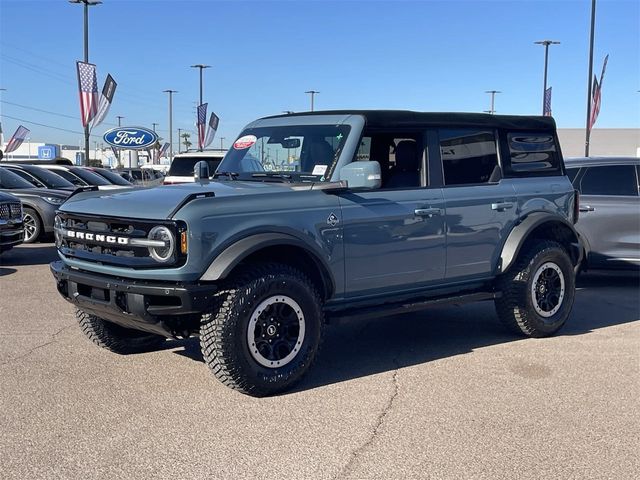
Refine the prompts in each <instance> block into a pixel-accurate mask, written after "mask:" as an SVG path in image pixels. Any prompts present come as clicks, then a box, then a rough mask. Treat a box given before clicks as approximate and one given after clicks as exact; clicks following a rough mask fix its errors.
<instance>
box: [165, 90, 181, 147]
mask: <svg viewBox="0 0 640 480" xmlns="http://www.w3.org/2000/svg"><path fill="white" fill-rule="evenodd" d="M163 92H164V93H168V94H169V158H173V94H174V93H178V91H177V90H163Z"/></svg>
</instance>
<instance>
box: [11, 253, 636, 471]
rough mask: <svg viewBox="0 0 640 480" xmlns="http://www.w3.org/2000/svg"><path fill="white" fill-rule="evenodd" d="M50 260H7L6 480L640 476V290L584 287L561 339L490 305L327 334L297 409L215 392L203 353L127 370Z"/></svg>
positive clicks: (162, 357) (173, 350)
mask: <svg viewBox="0 0 640 480" xmlns="http://www.w3.org/2000/svg"><path fill="white" fill-rule="evenodd" d="M53 259H55V251H54V249H53V247H52V245H51V244H38V245H33V246H28V245H24V246H20V247H17V248H15V249H14V250H12V251H10V252H8V253H5V254H3V256H2V257H1V258H0V411H1V412H2V413H1V414H0V432H1V433H0V470H1V471H2V473H1V475H0V476H1V477H2V478H5V479H13V478H20V479H24V478H27V479H34V478H65V479H66V478H69V479H74V478H83V479H84V478H109V479H120V478H121V479H131V478H170V477H173V478H234V479H235V478H247V479H249V478H255V479H263V478H264V479H274V478H276V479H369V478H371V479H374V478H375V479H380V478H385V479H414V478H415V479H427V478H433V479H443V478H451V479H454V478H455V479H460V478H478V479H482V478H487V479H489V478H491V479H495V478H519V479H528V478H531V479H539V478H554V479H570V478H571V479H574V478H579V479H586V478H616V479H630V478H638V476H639V475H640V459H639V455H638V450H639V446H640V415H639V414H638V412H639V408H638V407H639V403H640V402H639V398H640V375H639V373H640V372H639V366H640V348H639V347H640V290H639V282H638V276H637V275H612V274H599V275H588V276H586V277H583V278H581V279H580V280H579V281H578V292H577V296H576V303H575V305H574V310H573V313H572V315H571V318H570V319H569V321H568V323H567V325H566V326H565V328H564V329H563V330H562V331H561V332H560V334H559V335H558V336H556V337H553V338H548V339H540V340H538V339H522V338H519V337H516V336H514V335H511V334H510V333H508V332H506V331H505V330H504V329H503V328H502V326H501V325H500V324H499V323H498V320H497V318H496V315H495V314H494V309H493V305H492V303H490V302H484V303H480V304H472V305H464V306H453V307H447V308H445V307H438V308H433V309H430V310H427V311H425V312H421V313H418V314H411V315H405V316H396V317H388V318H384V319H379V320H371V321H362V322H352V323H347V324H343V325H339V326H329V327H328V328H327V330H326V335H325V341H324V345H323V349H322V352H321V355H320V357H319V359H318V361H317V363H316V364H315V366H314V367H313V368H312V369H311V371H310V372H309V374H308V375H307V377H306V378H305V380H304V381H303V383H302V384H301V385H299V386H298V387H297V388H296V389H295V390H294V391H293V392H290V393H286V394H283V395H280V396H276V397H271V398H263V399H255V398H251V397H248V396H244V395H241V394H239V393H237V392H234V391H232V390H229V389H227V388H226V387H224V386H222V385H221V384H220V383H218V382H217V381H216V380H215V379H214V377H213V376H212V375H211V374H210V373H209V371H208V370H207V368H206V367H205V366H204V364H203V362H202V357H201V355H200V352H199V347H198V342H197V340H194V339H191V340H188V341H169V342H167V344H166V347H165V348H164V349H162V350H161V351H157V352H152V353H146V354H141V355H131V356H118V355H115V354H113V353H110V352H108V351H106V350H102V349H100V348H98V347H96V346H94V345H93V344H91V343H90V342H89V341H88V340H87V339H86V338H84V337H83V336H82V334H81V332H80V330H79V328H77V325H76V321H75V317H74V311H73V308H72V307H71V305H69V304H68V303H67V302H65V301H64V300H62V298H61V297H60V296H59V295H58V294H57V292H56V289H55V284H54V281H53V278H52V277H51V275H50V273H49V267H48V262H49V261H51V260H53Z"/></svg>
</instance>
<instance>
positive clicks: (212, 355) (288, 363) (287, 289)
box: [200, 264, 323, 397]
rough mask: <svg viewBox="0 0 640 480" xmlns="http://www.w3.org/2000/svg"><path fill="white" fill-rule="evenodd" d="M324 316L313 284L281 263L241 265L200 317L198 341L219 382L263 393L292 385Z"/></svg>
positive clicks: (311, 351) (303, 369) (310, 357)
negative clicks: (240, 271) (238, 271)
mask: <svg viewBox="0 0 640 480" xmlns="http://www.w3.org/2000/svg"><path fill="white" fill-rule="evenodd" d="M322 326H323V314H322V308H321V302H320V297H319V295H318V292H317V289H316V287H315V285H314V284H313V283H312V282H311V281H310V280H309V279H308V278H307V277H306V276H305V275H304V274H303V273H302V272H300V271H298V270H296V269H294V268H292V267H289V266H286V265H280V264H267V265H262V266H253V267H248V268H246V269H245V270H244V271H243V272H242V273H240V274H238V275H235V276H234V278H233V279H231V280H230V281H229V282H228V284H227V285H225V286H224V288H223V289H222V290H221V291H219V292H218V293H217V294H216V296H215V300H214V302H213V304H212V306H211V307H210V309H209V310H208V311H207V312H205V314H204V315H203V317H202V325H201V328H200V345H201V348H202V355H203V357H204V360H205V362H206V364H207V365H208V366H209V368H210V369H211V371H212V372H213V374H214V375H215V376H216V378H218V380H220V381H221V382H222V383H223V384H225V385H227V386H228V387H231V388H233V389H235V390H239V391H241V392H242V393H246V394H249V395H253V396H259V397H261V396H265V395H271V394H274V393H278V392H281V391H283V390H286V389H288V388H291V387H292V386H293V385H294V384H295V383H296V382H298V381H299V380H300V379H301V378H302V376H303V375H304V374H305V372H306V371H307V370H308V369H309V367H310V365H311V363H312V361H313V359H314V357H315V355H316V353H317V351H318V348H319V344H320V338H321V333H322Z"/></svg>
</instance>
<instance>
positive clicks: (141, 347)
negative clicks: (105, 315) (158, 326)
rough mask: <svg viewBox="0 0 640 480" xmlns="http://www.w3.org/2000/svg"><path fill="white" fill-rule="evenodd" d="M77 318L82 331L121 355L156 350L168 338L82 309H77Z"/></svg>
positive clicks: (89, 337)
mask: <svg viewBox="0 0 640 480" xmlns="http://www.w3.org/2000/svg"><path fill="white" fill-rule="evenodd" d="M76 318H77V319H78V323H79V324H80V329H81V330H82V333H84V334H85V335H86V336H87V338H88V339H89V340H91V341H92V342H93V343H95V344H96V345H98V346H99V347H102V348H106V349H107V350H109V351H111V352H114V353H119V354H121V355H127V354H131V353H142V352H149V351H152V350H156V349H158V348H159V347H160V346H161V345H162V344H163V343H164V342H165V340H166V338H165V337H163V336H161V335H155V334H153V333H146V332H141V331H139V330H133V329H129V328H124V327H121V326H120V325H116V324H115V323H112V322H108V321H107V320H104V319H102V318H100V317H96V316H95V315H90V314H88V313H86V312H83V311H82V310H76Z"/></svg>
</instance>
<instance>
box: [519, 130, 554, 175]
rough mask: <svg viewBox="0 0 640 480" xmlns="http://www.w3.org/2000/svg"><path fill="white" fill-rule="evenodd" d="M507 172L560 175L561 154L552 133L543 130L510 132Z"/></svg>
mask: <svg viewBox="0 0 640 480" xmlns="http://www.w3.org/2000/svg"><path fill="white" fill-rule="evenodd" d="M507 142H508V144H509V165H508V168H507V172H508V173H511V174H514V175H519V174H526V176H528V177H530V176H535V175H536V174H538V175H541V176H544V175H559V174H560V155H559V154H558V149H557V148H556V141H555V138H554V136H553V135H552V134H550V133H543V132H518V133H515V132H510V133H508V134H507Z"/></svg>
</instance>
